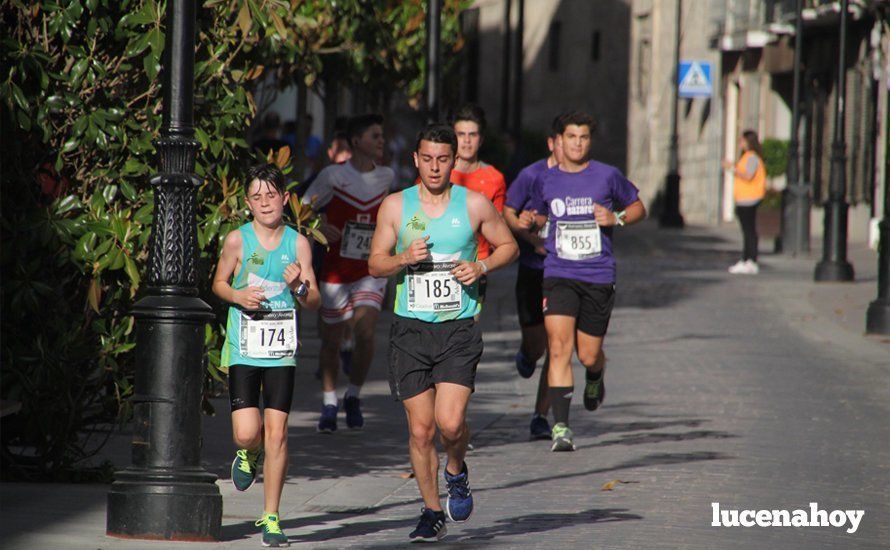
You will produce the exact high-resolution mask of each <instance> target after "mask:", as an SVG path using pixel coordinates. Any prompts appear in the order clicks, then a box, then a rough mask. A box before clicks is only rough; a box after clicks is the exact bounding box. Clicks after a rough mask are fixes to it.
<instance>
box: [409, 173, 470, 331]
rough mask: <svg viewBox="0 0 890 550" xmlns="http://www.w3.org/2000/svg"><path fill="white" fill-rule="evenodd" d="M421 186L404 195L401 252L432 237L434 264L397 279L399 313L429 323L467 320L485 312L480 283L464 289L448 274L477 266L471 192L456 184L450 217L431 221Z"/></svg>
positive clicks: (453, 190) (411, 269)
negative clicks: (462, 264)
mask: <svg viewBox="0 0 890 550" xmlns="http://www.w3.org/2000/svg"><path fill="white" fill-rule="evenodd" d="M420 185H421V184H418V185H415V186H414V187H410V188H408V189H405V190H404V191H403V192H402V218H401V222H400V227H399V235H398V241H397V243H396V253H401V252H403V251H404V250H405V249H407V248H408V247H409V246H410V245H411V242H412V241H413V240H415V239H419V238H423V237H425V236H427V235H429V237H430V239H429V241H427V244H428V246H429V250H430V254H431V255H432V260H431V261H427V262H422V263H420V264H418V265H417V266H415V267H411V266H409V267H407V268H406V269H404V270H402V271H401V272H400V273H399V274H398V276H397V279H396V301H395V314H396V315H399V316H400V317H407V318H410V319H417V320H420V321H426V322H428V323H441V322H443V321H452V320H455V319H468V318H470V317H473V316H474V315H476V314H477V313H479V311H480V309H481V304H480V303H479V283H478V282H475V283H473V284H472V285H469V286H464V285H461V284H460V283H459V282H458V281H457V279H455V278H454V277H453V276H452V275H451V274H450V273H449V271H450V270H451V268H453V267H454V265H455V262H456V261H457V260H467V261H471V262H475V261H476V243H477V240H476V234H475V232H474V231H473V227H472V225H470V215H469V212H468V211H467V189H466V188H465V187H461V186H459V185H452V186H451V199H450V200H449V201H448V207H447V208H446V209H445V212H444V213H443V214H442V215H441V216H439V217H438V218H430V217H429V216H427V215H426V213H425V212H424V211H423V208H422V207H421V204H420Z"/></svg>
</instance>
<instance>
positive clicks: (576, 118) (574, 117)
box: [554, 111, 596, 134]
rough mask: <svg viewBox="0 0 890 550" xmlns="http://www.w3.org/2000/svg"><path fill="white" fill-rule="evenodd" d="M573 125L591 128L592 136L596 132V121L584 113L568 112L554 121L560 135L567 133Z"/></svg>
mask: <svg viewBox="0 0 890 550" xmlns="http://www.w3.org/2000/svg"><path fill="white" fill-rule="evenodd" d="M572 124H574V125H575V126H587V127H588V128H590V133H591V134H592V133H593V131H594V130H596V121H595V120H593V117H592V116H590V115H589V114H587V113H585V112H584V111H567V112H565V113H563V114H561V115H559V116H558V117H556V120H555V121H554V125H555V129H556V130H557V133H558V134H563V133H565V131H566V128H567V127H568V126H571V125H572Z"/></svg>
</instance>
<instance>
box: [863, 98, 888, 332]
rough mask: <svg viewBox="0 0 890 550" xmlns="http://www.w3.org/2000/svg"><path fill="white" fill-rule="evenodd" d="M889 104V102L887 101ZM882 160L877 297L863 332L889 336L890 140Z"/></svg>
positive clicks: (872, 304) (869, 305) (866, 316)
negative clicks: (884, 163) (881, 210)
mask: <svg viewBox="0 0 890 550" xmlns="http://www.w3.org/2000/svg"><path fill="white" fill-rule="evenodd" d="M888 103H890V101H888ZM885 109H886V111H885V112H886V113H887V116H886V117H885V119H884V124H888V123H890V105H887V106H886V107H885ZM886 142H887V143H886V146H885V150H884V158H885V159H886V165H885V167H884V219H882V220H881V223H879V224H878V228H879V229H880V237H879V238H880V241H879V245H878V246H879V247H880V248H878V297H877V298H876V299H875V300H874V301H872V303H870V304H868V311H867V312H866V314H865V332H866V333H868V334H890V173H888V172H890V139H888V140H886Z"/></svg>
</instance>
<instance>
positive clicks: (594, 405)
mask: <svg viewBox="0 0 890 550" xmlns="http://www.w3.org/2000/svg"><path fill="white" fill-rule="evenodd" d="M585 378H586V379H587V384H586V385H585V386H584V408H585V409H587V410H588V411H595V410H597V409H598V408H599V406H600V405H602V404H603V401H604V400H605V399H606V382H605V378H606V369H605V368H603V370H602V371H600V375H599V378H598V379H597V380H591V377H590V371H587V374H586V375H585Z"/></svg>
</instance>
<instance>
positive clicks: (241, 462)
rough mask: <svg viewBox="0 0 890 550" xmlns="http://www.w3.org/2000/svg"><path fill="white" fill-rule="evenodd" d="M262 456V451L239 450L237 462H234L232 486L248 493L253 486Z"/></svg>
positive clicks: (236, 457)
mask: <svg viewBox="0 0 890 550" xmlns="http://www.w3.org/2000/svg"><path fill="white" fill-rule="evenodd" d="M262 455H263V451H261V450H257V451H248V450H247V449H238V452H237V453H235V460H233V461H232V485H234V486H235V488H236V489H238V490H239V491H246V490H248V489H250V488H251V486H253V483H254V482H255V481H256V473H257V469H258V467H259V463H260V458H261V457H262Z"/></svg>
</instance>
